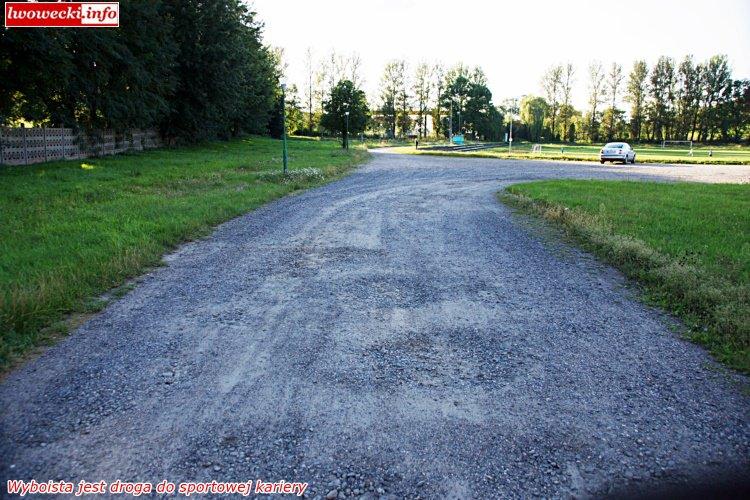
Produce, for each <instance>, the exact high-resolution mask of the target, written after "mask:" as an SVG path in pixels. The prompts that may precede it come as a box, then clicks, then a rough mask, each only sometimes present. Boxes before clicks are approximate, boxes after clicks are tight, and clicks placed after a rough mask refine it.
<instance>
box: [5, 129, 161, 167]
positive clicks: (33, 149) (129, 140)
mask: <svg viewBox="0 0 750 500" xmlns="http://www.w3.org/2000/svg"><path fill="white" fill-rule="evenodd" d="M160 145H161V140H160V138H159V134H158V133H157V132H156V131H154V130H131V131H127V132H115V131H112V130H101V131H94V132H89V133H84V132H76V131H74V130H73V129H70V128H23V127H20V128H15V127H14V128H9V127H0V164H4V165H31V164H32V163H41V162H44V161H52V160H75V159H82V158H89V157H92V156H105V155H114V154H117V153H125V152H128V151H142V150H144V149H150V148H155V147H159V146H160Z"/></svg>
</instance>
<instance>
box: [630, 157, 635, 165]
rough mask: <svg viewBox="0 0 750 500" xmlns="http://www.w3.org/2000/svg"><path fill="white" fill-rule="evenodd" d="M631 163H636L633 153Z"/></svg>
mask: <svg viewBox="0 0 750 500" xmlns="http://www.w3.org/2000/svg"><path fill="white" fill-rule="evenodd" d="M630 163H632V164H633V165H635V155H633V160H632V161H631V162H630Z"/></svg>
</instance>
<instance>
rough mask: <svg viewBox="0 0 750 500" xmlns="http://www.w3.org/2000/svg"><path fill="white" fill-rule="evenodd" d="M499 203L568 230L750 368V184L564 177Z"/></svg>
mask: <svg viewBox="0 0 750 500" xmlns="http://www.w3.org/2000/svg"><path fill="white" fill-rule="evenodd" d="M502 198H503V200H504V201H506V202H508V203H510V204H513V205H515V206H518V207H521V208H523V209H525V210H527V211H530V212H533V213H535V214H537V215H541V216H543V217H545V218H547V219H548V220H551V221H553V222H555V223H557V224H560V225H562V227H563V228H564V229H565V230H566V232H567V233H568V234H569V235H570V236H571V237H573V238H574V239H575V240H576V241H578V242H580V243H582V244H583V246H584V247H585V248H587V249H589V250H592V251H594V252H595V253H597V254H598V255H600V256H601V257H603V258H604V259H605V260H607V261H608V262H610V263H612V264H613V265H615V266H617V267H619V268H620V269H621V270H623V271H624V272H625V273H626V274H627V275H628V276H630V277H632V278H635V279H637V280H638V281H640V282H641V283H642V284H644V285H645V290H646V293H647V295H646V296H647V298H648V299H649V300H651V301H653V302H655V303H658V304H659V305H661V306H663V307H665V308H667V309H668V310H670V311H672V312H674V313H676V314H677V315H678V316H680V317H681V318H682V319H683V320H684V321H685V324H686V325H687V326H688V328H689V330H690V332H689V336H690V337H691V338H692V339H693V340H696V341H698V342H700V343H703V344H704V345H706V346H708V347H709V349H710V350H711V351H712V352H713V353H714V354H715V355H716V356H717V357H718V358H719V359H721V360H722V361H724V362H726V363H728V364H729V365H730V366H733V367H735V368H737V369H740V370H742V371H745V372H750V185H737V184H734V185H732V184H693V183H678V184H667V183H646V182H628V181H578V180H575V181H574V180H560V181H543V182H533V183H525V184H517V185H514V186H511V187H510V188H508V190H507V192H506V194H505V195H503V197H502Z"/></svg>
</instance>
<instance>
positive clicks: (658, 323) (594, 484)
mask: <svg viewBox="0 0 750 500" xmlns="http://www.w3.org/2000/svg"><path fill="white" fill-rule="evenodd" d="M654 168H655V169H656V168H658V167H654ZM628 171H631V172H632V170H628ZM646 171H647V170H646ZM621 172H623V170H622V167H618V166H614V167H609V166H607V167H606V168H601V167H599V166H598V165H586V164H572V163H554V162H533V161H523V162H517V161H503V160H485V159H471V158H459V159H455V158H441V157H429V156H421V157H416V156H399V155H392V154H384V153H379V154H376V155H374V159H373V160H372V161H371V162H369V163H368V164H366V165H365V166H363V167H361V168H359V169H358V170H357V171H356V172H355V173H353V174H352V175H350V176H348V177H346V178H344V179H342V180H340V181H337V182H334V183H332V184H329V185H327V186H325V187H322V188H319V189H315V190H311V191H308V192H305V193H302V194H299V195H296V196H290V197H287V198H284V199H282V200H279V201H277V202H274V203H271V204H270V205H267V206H265V207H264V208H261V209H259V210H257V211H255V212H252V213H249V214H247V215H245V216H242V217H239V218H237V219H235V220H232V221H230V222H228V223H226V224H224V225H222V226H220V227H219V228H218V229H217V230H216V232H215V233H214V234H213V235H212V236H211V237H210V238H207V239H205V240H203V241H198V242H194V243H191V244H188V245H186V246H184V247H182V248H181V249H180V250H179V251H178V252H176V253H174V254H172V255H170V256H169V257H168V258H167V259H166V260H167V263H168V265H167V266H165V267H162V268H159V269H156V270H154V271H153V272H151V273H149V274H148V275H147V276H145V277H144V279H143V280H142V281H141V282H140V283H139V284H138V286H137V287H136V288H135V289H134V290H132V291H131V292H130V293H129V294H128V295H127V296H125V297H124V298H122V299H121V300H119V301H117V302H114V303H113V304H111V305H110V306H109V307H107V308H106V310H104V311H103V312H102V313H101V314H98V315H97V316H95V317H94V318H92V319H91V320H90V321H88V322H87V323H86V324H85V325H83V326H82V327H81V328H80V329H78V330H77V331H76V332H75V333H74V334H72V335H71V336H70V337H69V338H67V339H66V340H64V341H63V342H61V343H60V344H58V345H57V346H55V347H53V348H51V349H49V350H48V351H47V352H46V353H45V354H43V355H42V356H40V357H39V358H37V359H35V360H32V361H30V362H29V363H27V364H26V365H25V366H23V367H22V368H20V369H18V370H16V371H15V372H13V373H11V374H10V375H9V376H7V377H6V378H5V380H4V381H3V382H2V384H1V385H0V402H1V406H2V410H0V457H1V458H0V477H1V478H3V479H5V478H16V479H31V478H35V479H37V480H47V479H67V480H71V481H77V480H80V479H87V480H91V481H94V480H102V479H103V480H107V481H113V480H115V479H118V478H119V479H123V480H129V481H134V480H144V481H146V480H148V481H154V482H156V481H160V480H162V479H168V480H171V481H174V482H178V481H185V480H211V479H217V480H234V481H243V480H248V479H257V478H260V479H264V480H274V481H275V480H280V479H285V480H288V481H292V480H300V481H309V482H310V490H308V494H309V496H310V497H315V496H316V495H320V496H323V497H325V496H326V495H328V494H329V493H330V492H332V491H334V493H335V492H338V494H340V495H342V496H343V495H346V496H347V497H349V496H358V495H364V496H365V497H366V498H377V497H388V498H395V497H417V496H421V497H424V498H434V497H454V498H472V497H473V498H487V497H494V496H503V497H505V496H520V495H531V494H539V495H544V496H569V495H574V496H587V495H601V494H603V493H607V492H610V493H611V492H624V491H632V490H633V489H635V490H640V491H649V489H650V488H653V487H655V485H678V486H679V485H682V486H684V485H690V486H689V487H690V488H693V487H694V485H695V484H697V483H699V482H700V481H701V480H709V481H716V480H719V479H720V478H721V479H726V480H730V479H732V477H733V476H736V477H740V475H741V474H742V473H744V472H747V470H748V467H749V465H750V459H749V458H748V457H749V456H750V453H749V452H750V396H749V395H748V391H747V385H748V380H747V379H746V378H744V377H741V376H739V375H736V374H732V373H727V372H726V371H725V370H723V369H721V368H720V367H718V366H717V365H716V363H714V362H713V361H712V360H711V358H710V357H709V356H708V355H707V354H706V353H705V352H704V351H703V350H702V349H701V348H699V347H698V346H695V345H693V344H690V343H688V342H686V341H684V340H681V339H680V338H679V337H678V336H677V335H676V334H675V333H674V332H673V329H672V328H670V325H672V324H673V321H672V320H670V318H668V317H667V316H666V315H664V314H663V313H661V312H659V311H657V310H654V309H652V308H649V307H647V306H645V305H643V304H642V303H640V302H639V301H638V300H637V297H636V295H635V292H634V291H633V289H632V287H630V286H628V285H627V283H626V281H625V280H624V279H623V278H622V277H621V275H620V274H619V273H617V272H616V271H614V270H612V269H611V268H609V267H607V266H605V265H602V264H600V263H598V262H597V261H596V260H595V259H593V258H592V257H591V256H589V255H586V254H584V253H582V252H579V251H577V250H575V249H573V248H571V247H569V246H567V245H565V244H563V243H560V242H559V241H558V240H557V239H556V238H555V237H554V234H550V231H549V230H547V229H545V228H544V227H543V226H542V225H540V224H538V223H536V222H534V221H532V220H530V219H527V218H525V217H522V216H519V215H514V214H513V213H512V212H511V211H510V210H509V209H508V208H506V207H505V206H503V205H502V204H500V203H498V201H497V199H496V197H495V193H496V192H497V191H498V190H499V189H501V188H502V187H503V186H506V185H507V184H509V183H511V182H516V181H521V180H528V179H541V178H552V177H582V178H589V177H599V178H601V177H632V176H633V175H636V174H633V175H631V174H622V173H621ZM637 175H639V176H641V177H644V175H645V174H644V173H643V170H641V171H639V173H638V174H637ZM3 483H4V481H3ZM3 489H4V484H3ZM334 493H331V495H330V496H333V494H334ZM389 495H390V497H389Z"/></svg>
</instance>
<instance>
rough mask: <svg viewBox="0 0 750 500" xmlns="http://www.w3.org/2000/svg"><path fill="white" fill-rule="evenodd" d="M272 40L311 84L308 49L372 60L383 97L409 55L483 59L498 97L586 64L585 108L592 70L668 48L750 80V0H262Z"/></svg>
mask: <svg viewBox="0 0 750 500" xmlns="http://www.w3.org/2000/svg"><path fill="white" fill-rule="evenodd" d="M249 3H250V4H251V5H252V6H254V8H255V10H256V11H257V12H258V16H259V18H260V20H261V21H262V22H264V23H265V31H264V33H265V40H266V42H267V43H270V44H271V45H274V46H277V47H281V48H283V49H284V53H285V62H286V63H287V64H288V72H287V73H288V75H287V76H288V80H289V82H290V83H296V84H297V85H298V86H300V87H302V84H303V82H304V81H305V76H304V75H305V72H304V54H305V50H306V49H307V47H312V48H313V51H314V54H315V55H316V56H317V57H318V58H320V57H325V56H326V55H328V54H330V52H331V50H336V52H337V53H340V54H350V53H352V52H356V53H358V54H359V56H360V57H361V59H362V63H363V71H362V73H363V77H364V80H365V90H366V91H367V93H368V96H370V97H371V98H372V97H374V96H375V95H377V94H376V92H377V85H378V82H379V79H380V74H381V72H382V69H383V66H384V65H385V63H386V62H387V61H388V60H390V59H396V58H403V59H406V60H407V62H409V63H410V64H411V66H412V69H413V67H414V65H416V64H417V63H419V62H422V61H425V62H429V63H434V62H437V61H441V62H443V63H444V64H445V65H446V66H451V65H453V64H455V63H457V62H459V61H462V62H464V63H466V64H468V65H470V66H473V65H480V66H481V67H482V68H483V69H484V71H485V72H486V74H487V77H488V80H489V87H490V90H491V91H492V93H493V98H494V100H495V103H500V102H502V100H503V99H504V98H507V97H513V96H520V95H522V94H527V93H535V94H541V88H540V79H541V76H542V74H543V73H544V71H545V69H546V68H548V67H549V66H550V65H552V64H555V63H563V62H568V61H570V62H572V63H573V64H574V65H575V67H576V85H575V87H576V93H575V96H574V98H575V104H576V105H577V107H579V108H583V107H584V103H585V99H586V85H587V67H588V64H589V62H590V61H591V60H593V59H598V60H600V61H602V62H603V63H604V64H605V65H606V64H610V63H611V62H612V61H613V60H617V61H619V62H621V63H622V64H623V66H625V70H626V72H627V71H629V69H630V66H631V64H632V62H633V60H635V59H637V58H643V59H646V61H647V62H648V63H649V65H651V64H652V63H653V62H655V60H656V59H657V58H658V56H659V55H668V56H672V57H675V58H677V59H681V58H682V57H684V56H685V55H686V54H693V55H694V56H695V57H696V59H697V60H703V59H705V58H707V57H709V56H710V55H712V54H717V53H719V54H726V55H727V56H728V57H729V61H730V64H731V66H732V69H733V76H734V77H735V78H750V0H711V1H710V2H706V1H697V0H696V1H692V0H682V1H678V0H648V1H643V0H629V1H608V0H599V1H585V0H570V1H567V2H564V1H559V0H558V1H553V0H550V1H546V0H544V1H540V0H536V1H535V0H528V1H514V2H502V1H490V0H486V1H485V0H475V1H471V2H467V1H458V0H452V1H446V0H429V1H428V0H401V1H397V0H367V1H363V2H358V1H356V0H318V1H311V0H252V1H250V2H249Z"/></svg>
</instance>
